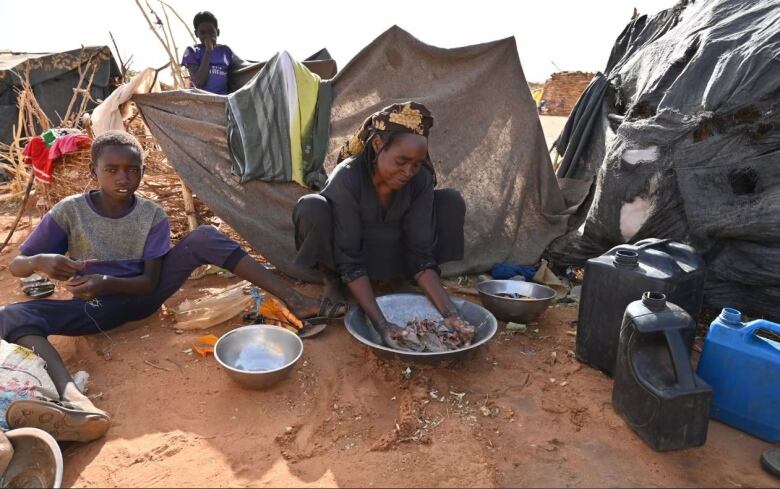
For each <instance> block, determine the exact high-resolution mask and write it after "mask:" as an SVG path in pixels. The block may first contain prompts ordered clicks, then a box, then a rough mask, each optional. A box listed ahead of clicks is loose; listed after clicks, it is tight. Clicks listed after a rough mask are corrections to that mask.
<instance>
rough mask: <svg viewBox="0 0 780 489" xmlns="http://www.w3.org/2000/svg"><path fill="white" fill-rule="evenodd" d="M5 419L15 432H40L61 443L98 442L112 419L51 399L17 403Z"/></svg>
mask: <svg viewBox="0 0 780 489" xmlns="http://www.w3.org/2000/svg"><path fill="white" fill-rule="evenodd" d="M5 416H6V421H7V422H8V426H9V427H10V428H11V429H16V428H25V427H30V428H39V429H41V430H43V431H45V432H47V433H49V434H50V435H51V436H52V437H54V439H55V440H57V441H77V442H89V441H93V440H97V439H98V438H100V437H102V436H103V435H105V434H106V431H108V428H110V427H111V419H110V418H109V417H108V416H106V415H105V414H101V413H91V412H88V411H83V410H81V409H77V408H75V407H74V406H72V405H70V404H69V403H65V402H60V401H54V400H48V399H46V400H40V399H25V400H21V401H14V402H12V403H11V404H10V405H9V406H8V410H7V411H6V413H5Z"/></svg>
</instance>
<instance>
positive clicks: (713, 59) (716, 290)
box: [550, 0, 780, 318]
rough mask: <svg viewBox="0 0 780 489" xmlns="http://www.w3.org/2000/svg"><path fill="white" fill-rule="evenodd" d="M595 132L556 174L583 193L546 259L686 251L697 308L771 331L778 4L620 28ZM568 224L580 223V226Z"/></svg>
mask: <svg viewBox="0 0 780 489" xmlns="http://www.w3.org/2000/svg"><path fill="white" fill-rule="evenodd" d="M605 73H606V77H607V79H608V81H609V87H607V89H606V91H605V93H604V96H603V102H602V103H597V102H596V101H594V100H592V99H589V98H588V97H583V98H581V100H580V101H579V102H578V106H577V107H576V108H575V112H577V111H584V112H592V113H591V114H588V115H587V116H586V115H583V114H580V117H581V118H583V119H584V118H587V117H591V116H593V113H595V117H596V119H597V121H598V123H597V124H594V125H593V129H592V131H591V133H590V134H589V135H587V137H583V138H579V139H578V138H569V139H568V140H567V141H566V144H565V145H562V146H563V147H562V148H559V149H562V150H563V151H564V152H565V153H572V152H575V151H576V152H578V153H579V154H580V155H582V156H581V157H579V158H576V159H572V161H570V162H568V164H567V166H566V167H565V168H564V167H563V166H562V167H561V169H560V170H559V174H558V176H559V177H560V178H562V182H564V181H565V180H579V181H580V182H582V183H583V185H587V186H591V184H592V183H595V185H593V186H592V190H591V191H590V195H589V197H588V198H587V199H586V204H585V205H588V203H590V202H592V205H590V207H589V209H587V208H585V209H584V210H587V218H586V219H585V224H584V227H583V228H582V232H581V233H580V232H576V233H572V234H570V235H567V236H566V237H564V238H561V239H560V240H557V241H556V242H555V243H553V245H552V246H551V247H550V251H551V253H550V254H551V256H552V257H553V258H554V259H555V260H556V261H558V262H564V263H581V262H582V261H584V260H585V259H587V258H589V257H591V256H595V255H598V254H600V253H602V252H604V251H605V250H607V249H609V248H611V247H612V246H614V245H617V244H620V243H623V242H626V241H632V242H633V241H636V240H640V239H644V238H647V237H656V238H672V239H677V240H682V241H688V242H690V243H691V244H693V245H694V246H695V247H696V249H697V250H699V251H700V252H701V253H702V254H703V255H704V257H705V260H706V262H707V266H708V281H707V290H706V292H705V300H706V302H707V304H708V305H710V306H711V307H718V308H719V307H723V306H732V307H738V308H741V309H743V310H744V311H745V312H748V313H751V314H754V315H760V316H767V317H774V318H780V0H697V1H695V2H691V1H682V2H680V3H679V4H678V5H677V6H675V7H674V8H671V9H668V10H665V11H663V12H661V13H659V14H657V15H655V16H652V17H647V16H641V17H638V18H636V19H634V20H632V21H631V23H630V24H629V25H628V26H627V27H626V29H625V30H624V31H623V33H622V34H621V35H620V37H619V38H618V40H617V42H616V44H615V46H614V48H613V50H612V53H611V55H610V60H609V63H608V66H607V69H606V70H605ZM582 210H583V209H581V210H580V213H582Z"/></svg>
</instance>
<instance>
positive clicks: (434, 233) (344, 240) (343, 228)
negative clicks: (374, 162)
mask: <svg viewBox="0 0 780 489" xmlns="http://www.w3.org/2000/svg"><path fill="white" fill-rule="evenodd" d="M465 212H466V208H465V203H464V202H463V198H462V197H461V195H460V193H458V192H457V191H456V190H454V189H436V190H435V189H434V184H433V175H431V173H430V172H429V171H428V170H427V169H426V168H423V169H421V170H420V172H419V173H417V175H415V176H414V178H412V179H411V180H410V181H409V183H407V184H406V185H405V186H404V187H403V188H401V189H400V190H397V191H396V192H395V193H394V194H393V196H392V199H391V201H390V204H389V206H388V207H387V209H385V208H383V207H382V204H381V203H380V201H379V197H378V195H377V193H376V190H375V188H374V185H373V183H372V181H371V175H370V173H369V168H368V165H367V164H366V162H365V160H364V159H363V157H362V156H358V157H356V158H351V159H348V160H345V161H343V162H342V163H340V164H339V165H338V166H337V167H336V168H335V170H334V171H333V173H332V174H331V176H330V178H329V179H328V183H327V185H326V186H325V188H323V190H322V191H321V192H320V193H319V194H310V195H306V196H304V197H302V198H301V199H300V200H299V201H298V204H297V205H296V206H295V209H294V211H293V222H294V224H295V243H296V247H297V249H298V254H297V256H296V259H295V261H296V264H298V265H301V266H307V267H313V266H316V265H317V264H318V263H320V264H323V265H324V266H326V267H327V268H330V269H332V270H334V271H337V272H338V273H339V274H340V275H341V277H342V280H343V281H344V282H351V281H352V280H355V279H356V278H358V277H360V276H363V275H368V277H369V278H370V279H371V280H389V279H394V278H403V277H412V276H414V275H416V274H417V273H418V272H421V271H423V270H426V269H429V268H433V269H437V270H438V265H439V264H441V263H445V262H448V261H455V260H460V259H462V258H463V244H464V239H463V222H464V218H465Z"/></svg>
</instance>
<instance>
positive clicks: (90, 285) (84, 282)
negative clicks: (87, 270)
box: [65, 275, 107, 301]
mask: <svg viewBox="0 0 780 489" xmlns="http://www.w3.org/2000/svg"><path fill="white" fill-rule="evenodd" d="M106 280H107V277H106V276H105V275H84V276H83V277H76V278H74V279H72V280H68V281H67V282H65V287H67V288H68V290H70V292H71V294H73V297H76V298H78V299H81V300H85V301H89V300H92V299H94V298H95V297H97V296H99V295H103V292H104V291H103V287H104V285H105V283H106Z"/></svg>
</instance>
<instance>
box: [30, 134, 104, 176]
mask: <svg viewBox="0 0 780 489" xmlns="http://www.w3.org/2000/svg"><path fill="white" fill-rule="evenodd" d="M91 144H92V139H90V138H89V136H87V135H85V134H64V135H62V136H60V137H58V138H57V139H55V140H54V142H53V143H52V145H51V148H47V147H46V143H45V142H44V140H43V138H42V137H40V136H35V137H33V138H32V139H30V140H29V141H28V142H27V146H25V147H24V150H23V151H22V154H23V155H24V163H25V164H26V165H32V167H33V173H34V174H35V178H37V179H38V180H40V181H42V182H45V183H51V179H52V177H51V172H52V170H53V169H54V160H56V159H57V158H59V157H60V156H62V155H65V154H68V153H73V152H75V151H79V150H82V149H87V148H89V147H90V145H91Z"/></svg>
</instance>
